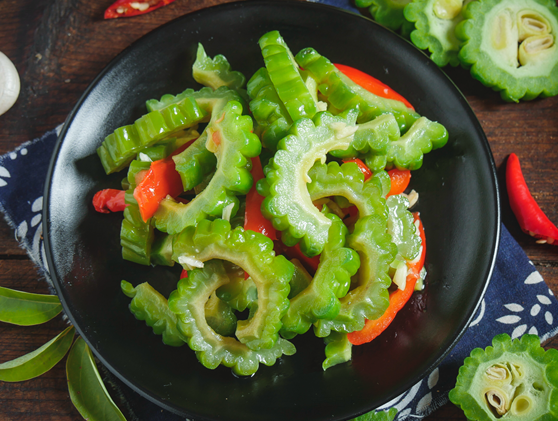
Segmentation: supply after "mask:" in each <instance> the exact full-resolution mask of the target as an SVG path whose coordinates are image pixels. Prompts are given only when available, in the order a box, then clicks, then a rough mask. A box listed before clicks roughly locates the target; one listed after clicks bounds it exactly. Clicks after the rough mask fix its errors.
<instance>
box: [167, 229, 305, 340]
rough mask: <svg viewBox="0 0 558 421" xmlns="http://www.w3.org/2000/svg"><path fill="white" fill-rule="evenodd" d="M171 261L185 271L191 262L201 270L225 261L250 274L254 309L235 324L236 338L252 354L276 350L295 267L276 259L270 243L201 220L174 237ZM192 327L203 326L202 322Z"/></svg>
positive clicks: (256, 236) (283, 258)
mask: <svg viewBox="0 0 558 421" xmlns="http://www.w3.org/2000/svg"><path fill="white" fill-rule="evenodd" d="M173 259H174V260H175V261H177V262H179V263H181V264H182V265H183V266H185V268H186V269H189V267H188V265H189V264H191V262H196V265H197V266H198V267H200V266H203V262H207V261H209V260H212V259H221V260H227V261H229V262H231V263H233V264H235V265H237V266H239V267H241V268H242V269H244V270H245V271H246V272H247V273H249V274H250V277H251V278H252V281H253V282H254V284H255V285H256V288H257V290H258V301H257V309H256V310H255V312H254V314H253V316H252V317H251V318H249V319H248V320H239V321H238V323H237V329H236V337H237V338H238V340H239V341H240V342H242V343H244V344H245V345H246V346H248V347H249V348H250V349H253V350H261V349H266V348H272V347H273V346H275V344H276V342H277V339H278V332H279V329H280V328H281V318H282V317H283V315H284V314H285V312H286V311H287V308H288V307H289V300H288V298H287V297H288V295H289V290H290V287H289V281H290V279H291V277H292V275H293V272H294V267H293V264H292V263H291V262H289V261H288V260H287V259H286V258H285V257H284V256H282V255H279V256H276V255H275V252H274V251H273V241H271V240H270V239H269V238H267V237H266V236H265V235H263V234H260V233H256V232H254V231H250V230H246V231H244V229H242V228H240V227H239V228H235V229H234V230H231V226H230V223H229V222H228V221H226V220H223V219H216V220H214V221H208V220H205V219H204V220H202V221H200V222H199V223H198V225H197V226H196V227H193V226H189V227H188V228H186V229H185V230H184V231H182V232H181V233H180V234H178V235H176V236H175V237H174V242H173ZM189 262H190V263H189ZM200 263H201V264H200ZM219 286H220V285H219ZM208 297H209V296H208ZM183 305H184V306H186V305H187V303H185V302H184V303H183ZM192 323H197V324H200V323H201V324H203V323H205V320H201V319H199V320H197V321H192ZM200 340H201V339H200ZM204 346H205V345H204Z"/></svg>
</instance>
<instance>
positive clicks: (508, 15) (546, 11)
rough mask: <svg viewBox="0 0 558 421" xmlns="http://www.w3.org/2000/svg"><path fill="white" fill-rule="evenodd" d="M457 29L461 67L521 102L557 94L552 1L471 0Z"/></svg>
mask: <svg viewBox="0 0 558 421" xmlns="http://www.w3.org/2000/svg"><path fill="white" fill-rule="evenodd" d="M464 16H465V20H464V21H463V22H461V23H460V24H459V25H458V26H457V28H456V35H457V37H458V38H459V39H460V40H461V41H462V42H463V45H462V47H461V50H460V52H459V59H460V60H461V63H462V64H463V65H464V66H465V67H467V68H469V67H470V70H471V75H473V77H475V78H476V79H478V80H480V81H481V82H482V83H483V84H484V85H486V86H488V87H491V88H492V89H494V90H496V91H500V95H501V96H502V98H503V99H504V100H506V101H515V102H518V101H519V100H521V99H524V100H530V99H533V98H536V97H537V96H541V97H548V96H553V95H557V94H558V46H557V45H556V37H557V36H558V7H556V2H554V1H551V0H515V1H509V2H508V1H505V2H504V1H498V0H483V1H482V2H481V1H475V2H472V3H471V4H469V5H468V6H467V8H466V9H465V11H464Z"/></svg>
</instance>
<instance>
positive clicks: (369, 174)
mask: <svg viewBox="0 0 558 421" xmlns="http://www.w3.org/2000/svg"><path fill="white" fill-rule="evenodd" d="M343 162H345V163H346V162H354V163H356V164H357V165H358V169H359V170H360V172H361V173H363V174H364V181H368V179H369V178H370V177H372V175H373V174H372V171H370V168H368V167H367V166H366V164H365V163H364V162H362V160H360V159H358V158H354V159H347V160H344V161H343Z"/></svg>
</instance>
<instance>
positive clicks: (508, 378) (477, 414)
mask: <svg viewBox="0 0 558 421" xmlns="http://www.w3.org/2000/svg"><path fill="white" fill-rule="evenodd" d="M557 373H558V350H556V349H549V350H548V351H545V350H544V348H543V347H541V345H540V338H539V337H538V336H536V335H524V336H522V337H521V338H520V339H514V340H512V339H511V338H510V337H509V335H507V334H501V335H497V336H495V337H494V338H493V339H492V346H489V347H487V348H486V349H481V348H475V349H474V350H473V351H471V355H470V356H469V357H467V358H466V359H465V362H464V364H463V366H462V367H461V368H460V369H459V375H458V377H457V382H456V385H455V388H454V389H452V390H451V391H450V394H449V398H450V400H451V401H452V402H453V403H454V404H456V405H458V406H459V407H461V409H462V410H463V412H464V413H465V416H466V417H467V418H468V419H469V420H499V419H506V420H514V421H522V420H525V421H527V420H543V419H544V420H551V419H556V418H558V407H557V406H556V405H557V402H558V377H557Z"/></svg>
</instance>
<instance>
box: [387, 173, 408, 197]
mask: <svg viewBox="0 0 558 421" xmlns="http://www.w3.org/2000/svg"><path fill="white" fill-rule="evenodd" d="M388 174H389V178H390V180H391V189H390V191H389V193H388V194H387V195H388V196H393V195H396V194H401V193H403V192H404V191H405V189H406V188H407V186H408V185H409V182H410V181H411V171H410V170H398V169H397V168H394V169H393V170H389V171H388Z"/></svg>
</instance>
